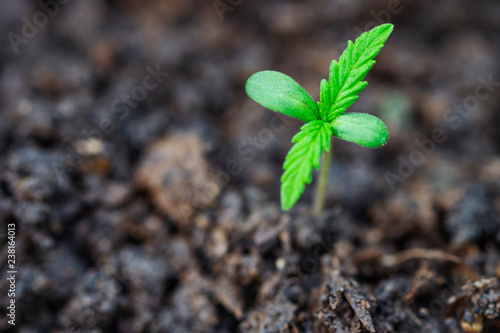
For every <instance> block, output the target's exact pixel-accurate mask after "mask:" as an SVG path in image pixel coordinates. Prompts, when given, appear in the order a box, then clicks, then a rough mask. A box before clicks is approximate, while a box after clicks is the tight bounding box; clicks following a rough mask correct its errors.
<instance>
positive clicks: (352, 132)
mask: <svg viewBox="0 0 500 333" xmlns="http://www.w3.org/2000/svg"><path fill="white" fill-rule="evenodd" d="M393 28H394V27H393V25H392V24H382V25H380V26H378V27H375V28H373V29H372V30H370V31H367V32H365V33H363V34H362V35H361V36H359V37H358V38H357V39H356V41H355V42H354V43H353V42H352V41H349V42H348V43H347V48H346V49H345V51H344V52H343V53H342V55H341V56H340V59H339V61H338V62H337V61H335V60H333V61H332V63H331V65H330V76H329V81H327V80H325V79H323V80H322V81H321V85H320V101H319V102H317V103H316V102H315V101H314V100H313V99H312V98H311V96H310V95H309V94H308V93H307V92H306V91H305V90H304V89H303V88H302V87H301V86H300V85H299V84H298V83H297V82H295V81H294V80H293V79H292V78H291V77H289V76H287V75H285V74H283V73H280V72H276V71H262V72H257V73H255V74H253V75H252V76H250V78H248V80H247V83H246V92H247V94H248V96H250V98H252V99H253V100H254V101H256V102H257V103H259V104H261V105H262V106H264V107H266V108H268V109H271V110H273V111H276V112H280V113H283V114H285V115H287V116H291V117H294V118H297V119H300V120H302V121H304V122H306V124H305V125H303V126H302V127H301V129H300V132H299V133H297V134H296V135H295V136H294V137H293V139H292V142H293V143H295V145H294V146H293V147H292V149H290V152H289V153H288V155H287V156H286V159H285V163H284V167H283V168H284V170H285V172H284V173H283V176H282V177H281V207H282V209H283V210H285V211H286V210H289V209H290V208H292V207H293V205H295V203H296V202H297V200H299V198H300V196H301V195H302V193H303V192H304V189H305V185H306V184H309V183H310V182H311V178H312V170H313V168H316V169H318V168H319V166H320V159H321V155H322V154H323V152H324V154H323V166H322V169H321V171H320V179H319V182H318V189H317V192H316V197H315V203H314V212H315V214H319V213H320V212H321V211H322V210H323V206H324V202H325V193H326V185H327V181H328V171H329V168H330V160H331V152H330V143H331V136H332V135H334V136H336V137H338V138H340V139H343V140H346V141H351V142H354V143H357V144H359V145H361V146H363V147H368V148H376V147H380V146H382V145H384V144H385V143H386V142H387V140H388V138H389V131H388V130H387V127H386V126H385V124H384V123H383V122H382V121H381V120H380V119H379V118H377V117H375V116H372V115H369V114H366V113H344V111H345V110H346V109H347V108H348V107H349V106H351V105H352V104H353V103H354V102H355V101H356V100H357V99H358V94H359V93H360V92H361V91H362V90H363V89H364V88H365V87H366V85H367V84H368V83H367V82H366V81H363V79H364V78H365V76H366V74H367V73H368V71H369V70H370V69H371V68H372V67H373V65H374V64H375V60H373V58H375V56H377V54H378V53H379V52H380V49H381V48H382V47H383V46H384V43H385V41H386V40H387V38H388V37H389V35H390V34H391V32H392V29H393Z"/></svg>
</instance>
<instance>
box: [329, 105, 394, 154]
mask: <svg viewBox="0 0 500 333" xmlns="http://www.w3.org/2000/svg"><path fill="white" fill-rule="evenodd" d="M331 125H332V128H333V135H335V136H336V137H339V138H340V139H343V140H346V141H350V142H354V143H357V144H358V145H361V146H363V147H368V148H377V147H380V146H382V145H384V144H385V143H386V142H387V140H388V139H389V131H388V130H387V127H386V126H385V124H384V123H383V122H382V120H380V119H379V118H377V117H375V116H372V115H371V114H367V113H357V112H352V113H344V114H341V115H339V116H338V117H336V118H335V119H334V120H333V121H332V122H331Z"/></svg>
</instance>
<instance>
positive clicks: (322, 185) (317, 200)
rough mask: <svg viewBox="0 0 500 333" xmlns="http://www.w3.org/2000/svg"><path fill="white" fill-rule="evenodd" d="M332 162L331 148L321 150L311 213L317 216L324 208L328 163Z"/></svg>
mask: <svg viewBox="0 0 500 333" xmlns="http://www.w3.org/2000/svg"><path fill="white" fill-rule="evenodd" d="M331 162H332V148H331V147H330V150H329V151H324V152H323V158H322V161H321V167H320V169H319V180H318V184H317V185H316V186H317V187H316V195H315V197H314V203H313V214H314V216H319V215H321V213H322V212H323V209H324V208H325V201H326V190H327V188H328V175H329V173H330V164H331Z"/></svg>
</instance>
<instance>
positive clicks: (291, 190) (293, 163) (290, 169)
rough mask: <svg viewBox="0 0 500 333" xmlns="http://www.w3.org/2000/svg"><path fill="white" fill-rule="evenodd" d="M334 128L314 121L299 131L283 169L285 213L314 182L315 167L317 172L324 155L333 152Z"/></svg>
mask: <svg viewBox="0 0 500 333" xmlns="http://www.w3.org/2000/svg"><path fill="white" fill-rule="evenodd" d="M331 136H332V127H331V125H330V124H329V123H326V122H323V121H322V120H313V121H311V122H309V123H307V124H305V125H304V126H302V128H301V129H300V132H299V133H297V134H296V135H295V136H294V137H293V139H292V142H294V143H295V145H294V146H293V147H292V149H290V151H289V152H288V155H287V156H286V159H285V164H284V166H283V168H284V170H285V172H284V173H283V176H281V208H282V209H283V210H285V211H287V210H289V209H290V208H292V207H293V205H295V203H296V202H297V201H298V200H299V198H300V196H301V195H302V193H303V192H304V189H305V186H306V184H309V183H311V178H312V170H313V168H316V169H318V168H319V165H320V159H321V154H322V153H323V151H324V150H326V151H329V150H330V140H331Z"/></svg>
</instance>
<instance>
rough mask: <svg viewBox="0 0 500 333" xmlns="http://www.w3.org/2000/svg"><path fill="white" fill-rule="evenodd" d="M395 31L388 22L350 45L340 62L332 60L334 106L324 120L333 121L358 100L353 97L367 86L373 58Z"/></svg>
mask: <svg viewBox="0 0 500 333" xmlns="http://www.w3.org/2000/svg"><path fill="white" fill-rule="evenodd" d="M393 28H394V26H393V25H392V24H390V23H387V24H382V25H379V26H377V27H375V28H373V29H372V30H370V31H367V32H365V33H363V34H361V36H359V37H358V38H357V39H356V41H355V42H354V43H353V42H351V41H349V42H348V43H347V48H346V49H345V51H344V52H343V53H342V55H341V56H340V59H339V62H337V61H335V60H334V61H332V63H331V65H330V76H329V86H330V96H331V97H330V99H331V105H332V107H331V108H330V109H329V113H328V115H327V117H326V118H322V119H325V120H327V121H332V120H333V119H334V118H335V117H336V116H338V115H339V114H341V113H343V112H344V111H345V110H346V109H347V108H348V107H349V106H351V105H352V103H354V102H355V101H356V99H357V98H353V96H356V95H358V94H359V93H360V92H361V91H362V90H363V89H364V88H365V87H366V84H367V83H366V82H363V81H362V80H363V79H364V78H365V76H366V74H367V73H368V71H369V70H370V69H371V68H372V67H373V65H374V64H375V61H374V60H373V58H375V57H376V56H377V54H378V53H379V52H380V49H381V48H382V47H383V46H384V43H385V41H386V40H387V38H389V35H390V34H391V32H392V30H393Z"/></svg>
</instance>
